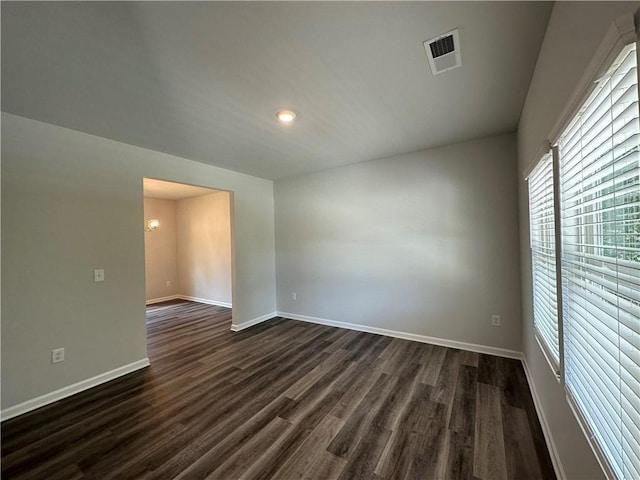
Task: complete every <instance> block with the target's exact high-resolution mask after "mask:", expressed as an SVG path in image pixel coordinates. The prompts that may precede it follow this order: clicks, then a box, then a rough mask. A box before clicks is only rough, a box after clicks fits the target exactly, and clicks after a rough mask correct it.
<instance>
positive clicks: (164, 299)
mask: <svg viewBox="0 0 640 480" xmlns="http://www.w3.org/2000/svg"><path fill="white" fill-rule="evenodd" d="M178 298H180V295H169V296H168V297H160V298H150V299H149V300H147V301H146V302H145V303H146V304H147V305H153V304H154V303H161V302H168V301H169V300H176V299H178Z"/></svg>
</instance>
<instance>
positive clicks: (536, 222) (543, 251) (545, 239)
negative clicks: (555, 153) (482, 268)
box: [529, 155, 560, 371]
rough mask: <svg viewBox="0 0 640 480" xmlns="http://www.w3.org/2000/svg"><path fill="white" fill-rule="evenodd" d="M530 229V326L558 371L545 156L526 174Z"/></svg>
mask: <svg viewBox="0 0 640 480" xmlns="http://www.w3.org/2000/svg"><path fill="white" fill-rule="evenodd" d="M529 227H530V228H529V231H530V243H531V264H532V272H533V279H532V280H533V324H534V327H535V329H536V334H537V335H538V338H539V339H540V342H541V343H542V345H543V347H544V348H545V350H546V352H547V354H548V356H549V357H550V360H551V362H552V363H553V366H554V368H555V369H556V371H557V369H558V364H559V361H560V352H559V345H558V303H557V290H556V289H557V282H556V235H555V213H554V202H553V158H552V156H551V155H545V156H544V157H543V158H542V160H540V163H539V164H538V165H537V166H536V168H535V169H534V170H533V171H532V172H531V174H530V175H529Z"/></svg>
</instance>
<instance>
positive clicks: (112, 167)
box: [2, 114, 275, 408]
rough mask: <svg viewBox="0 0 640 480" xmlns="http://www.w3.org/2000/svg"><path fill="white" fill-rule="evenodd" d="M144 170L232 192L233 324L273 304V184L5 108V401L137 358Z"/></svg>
mask: <svg viewBox="0 0 640 480" xmlns="http://www.w3.org/2000/svg"><path fill="white" fill-rule="evenodd" d="M145 176H147V177H153V178H160V179H165V180H170V181H176V182H181V183H190V184H195V185H202V186H206V187H212V188H219V189H224V190H230V191H233V192H234V212H233V222H234V229H235V231H234V232H235V238H234V255H235V262H234V264H235V276H234V277H235V285H234V299H233V303H234V322H236V323H242V322H246V321H249V320H252V319H254V318H256V317H259V316H262V315H266V314H269V313H271V312H273V311H275V258H274V218H273V183H272V182H270V181H267V180H263V179H258V178H255V177H251V176H248V175H242V174H239V173H235V172H231V171H229V170H224V169H221V168H215V167H211V166H207V165H204V164H201V163H197V162H192V161H188V160H185V159H181V158H178V157H174V156H171V155H166V154H162V153H158V152H154V151H151V150H147V149H143V148H138V147H133V146H130V145H126V144H123V143H119V142H114V141H111V140H107V139H103V138H99V137H95V136H91V135H87V134H83V133H79V132H76V131H72V130H67V129H64V128H60V127H56V126H52V125H48V124H45V123H41V122H36V121H33V120H28V119H25V118H21V117H16V116H13V115H9V114H3V115H2V249H3V250H2V272H3V274H4V280H5V281H4V282H2V407H3V408H7V407H10V406H13V405H15V404H17V403H20V402H23V401H25V400H28V399H32V398H34V397H36V396H39V395H42V394H46V393H48V392H51V391H53V390H56V389H59V388H61V387H64V386H67V385H70V384H73V383H75V382H78V381H82V380H85V379H87V378H90V377H93V376H96V375H99V374H101V373H104V372H107V371H110V370H113V369H115V368H118V367H121V366H124V365H127V364H130V363H132V362H135V361H138V360H141V359H143V358H145V357H146V338H145V291H144V238H143V235H144V232H143V203H142V196H143V193H142V178H143V177H145ZM94 268H104V269H105V282H104V283H94V282H93V269H94ZM58 347H65V348H66V360H65V361H64V362H63V363H59V364H56V365H52V364H51V363H50V355H51V354H50V351H51V349H53V348H58Z"/></svg>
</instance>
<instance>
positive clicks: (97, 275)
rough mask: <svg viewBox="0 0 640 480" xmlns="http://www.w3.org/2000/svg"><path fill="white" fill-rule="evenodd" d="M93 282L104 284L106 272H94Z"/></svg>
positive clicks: (98, 270) (98, 269) (101, 270)
mask: <svg viewBox="0 0 640 480" xmlns="http://www.w3.org/2000/svg"><path fill="white" fill-rule="evenodd" d="M93 281H94V282H104V270H103V269H101V268H96V269H95V270H94V271H93Z"/></svg>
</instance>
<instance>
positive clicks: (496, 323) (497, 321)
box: [491, 315, 502, 327]
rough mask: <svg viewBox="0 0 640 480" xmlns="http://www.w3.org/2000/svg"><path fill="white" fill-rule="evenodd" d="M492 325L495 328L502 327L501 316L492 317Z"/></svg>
mask: <svg viewBox="0 0 640 480" xmlns="http://www.w3.org/2000/svg"><path fill="white" fill-rule="evenodd" d="M491 325H493V326H494V327H499V326H501V325H502V321H501V320H500V315H491Z"/></svg>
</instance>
